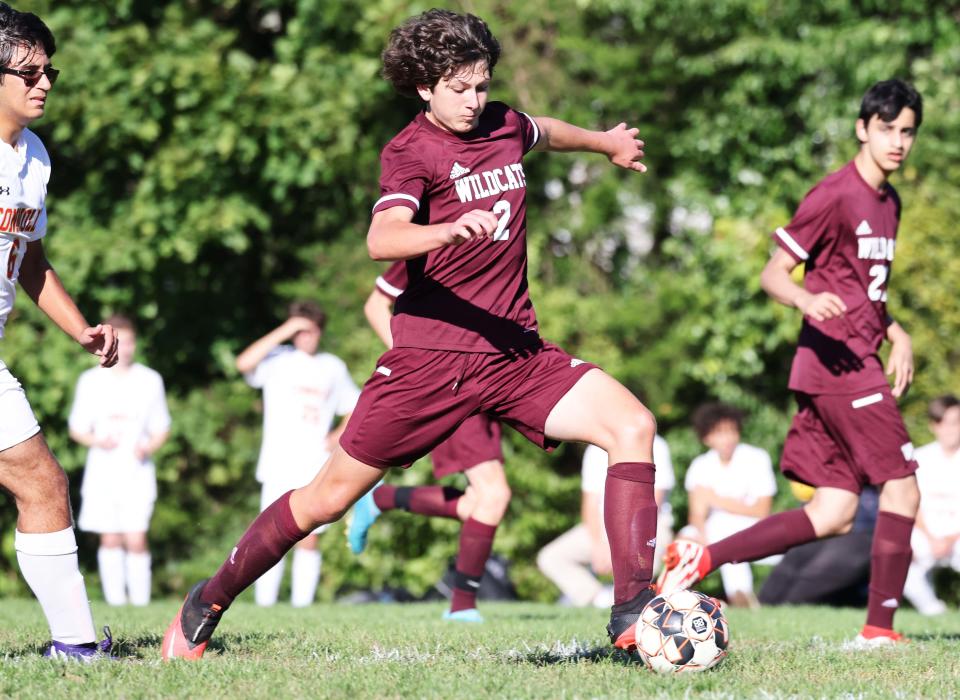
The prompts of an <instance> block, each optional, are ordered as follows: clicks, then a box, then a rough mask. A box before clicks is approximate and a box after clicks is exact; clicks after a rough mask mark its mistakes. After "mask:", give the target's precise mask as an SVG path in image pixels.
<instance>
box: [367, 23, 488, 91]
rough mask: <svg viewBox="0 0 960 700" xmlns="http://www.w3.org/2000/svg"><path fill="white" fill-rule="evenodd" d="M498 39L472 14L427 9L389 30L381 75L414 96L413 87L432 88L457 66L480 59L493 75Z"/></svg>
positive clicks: (469, 63) (399, 88) (455, 69)
mask: <svg viewBox="0 0 960 700" xmlns="http://www.w3.org/2000/svg"><path fill="white" fill-rule="evenodd" d="M499 58H500V42H498V41H497V40H496V38H495V37H494V36H493V33H492V32H491V31H490V28H489V27H488V26H487V23H486V22H484V21H483V20H482V19H480V18H479V17H477V16H476V15H471V14H464V15H459V14H457V13H456V12H450V11H449V10H436V9H434V10H428V11H427V12H424V13H423V14H422V15H417V16H416V17H411V18H410V19H408V20H407V21H406V22H404V23H403V24H401V25H400V26H399V27H397V28H396V29H394V30H393V31H392V32H390V39H389V41H388V42H387V48H386V49H384V51H383V55H382V59H383V77H384V78H386V79H387V80H389V81H390V82H391V83H392V84H393V87H394V88H395V89H396V91H397V92H399V93H400V94H401V95H405V96H406V97H416V96H417V86H423V85H426V86H428V87H430V88H431V89H433V87H434V86H435V85H436V84H437V83H438V82H439V81H440V79H441V78H446V77H448V76H450V75H453V74H454V73H455V72H456V71H457V69H459V68H461V67H463V66H469V65H472V64H474V63H477V62H478V61H484V62H486V64H487V69H488V70H489V71H490V73H491V75H492V74H493V67H494V66H495V65H497V60H498V59H499Z"/></svg>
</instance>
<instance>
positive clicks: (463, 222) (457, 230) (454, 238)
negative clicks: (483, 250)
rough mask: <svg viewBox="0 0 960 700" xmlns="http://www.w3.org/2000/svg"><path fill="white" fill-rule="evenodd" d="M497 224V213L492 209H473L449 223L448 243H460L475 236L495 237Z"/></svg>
mask: <svg viewBox="0 0 960 700" xmlns="http://www.w3.org/2000/svg"><path fill="white" fill-rule="evenodd" d="M497 224H498V220H497V215H496V214H494V213H493V212H492V211H487V210H486V209H473V210H472V211H468V212H467V213H466V214H461V215H460V217H459V218H458V219H457V220H456V221H454V222H453V223H452V224H449V225H448V227H447V236H446V238H447V244H453V245H460V244H461V243H464V242H465V241H469V240H471V239H474V238H493V234H494V232H495V231H496V230H497Z"/></svg>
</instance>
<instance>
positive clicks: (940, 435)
mask: <svg viewBox="0 0 960 700" xmlns="http://www.w3.org/2000/svg"><path fill="white" fill-rule="evenodd" d="M930 428H931V430H933V435H934V437H936V438H937V442H939V443H940V446H941V447H942V448H943V449H944V450H946V451H948V452H955V451H956V450H960V406H953V407H951V408H948V409H947V410H946V412H944V414H943V420H941V421H940V422H939V423H931V424H930Z"/></svg>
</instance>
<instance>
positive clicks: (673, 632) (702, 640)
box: [636, 590, 730, 673]
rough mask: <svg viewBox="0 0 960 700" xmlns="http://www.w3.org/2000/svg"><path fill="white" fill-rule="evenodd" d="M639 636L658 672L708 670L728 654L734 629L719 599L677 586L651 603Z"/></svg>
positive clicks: (639, 645) (646, 657) (642, 652)
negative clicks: (722, 609)
mask: <svg viewBox="0 0 960 700" xmlns="http://www.w3.org/2000/svg"><path fill="white" fill-rule="evenodd" d="M636 639H637V651H638V652H639V653H640V656H641V657H642V658H643V661H644V663H645V664H646V665H647V667H648V668H650V669H652V670H654V671H656V672H658V673H679V672H686V671H706V670H707V669H708V668H713V667H714V666H716V665H717V664H718V663H720V662H721V661H722V660H723V657H725V656H726V655H727V643H728V642H729V640H730V631H729V628H728V627H727V619H726V618H725V617H724V616H723V612H722V611H721V610H720V604H719V603H718V602H717V601H716V600H714V599H713V598H711V597H710V596H707V595H704V594H703V593H699V592H698V591H685V590H677V591H674V592H673V593H668V594H666V595H658V596H657V597H656V598H654V599H653V600H651V601H650V602H649V603H647V606H646V607H645V608H644V609H643V612H642V613H640V620H639V621H638V622H637V636H636Z"/></svg>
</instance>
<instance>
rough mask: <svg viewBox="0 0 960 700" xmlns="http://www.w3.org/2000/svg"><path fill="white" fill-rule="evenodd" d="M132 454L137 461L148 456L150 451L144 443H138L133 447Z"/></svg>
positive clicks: (142, 460) (141, 460) (144, 459)
mask: <svg viewBox="0 0 960 700" xmlns="http://www.w3.org/2000/svg"><path fill="white" fill-rule="evenodd" d="M133 456H134V457H136V458H137V460H138V461H140V462H144V461H146V459H147V457H149V456H150V451H149V450H148V449H147V446H146V445H144V444H142V443H141V444H139V445H137V446H136V447H134V448H133Z"/></svg>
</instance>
